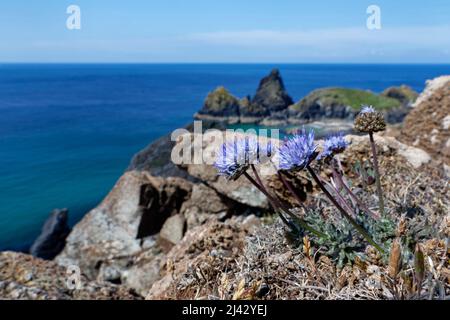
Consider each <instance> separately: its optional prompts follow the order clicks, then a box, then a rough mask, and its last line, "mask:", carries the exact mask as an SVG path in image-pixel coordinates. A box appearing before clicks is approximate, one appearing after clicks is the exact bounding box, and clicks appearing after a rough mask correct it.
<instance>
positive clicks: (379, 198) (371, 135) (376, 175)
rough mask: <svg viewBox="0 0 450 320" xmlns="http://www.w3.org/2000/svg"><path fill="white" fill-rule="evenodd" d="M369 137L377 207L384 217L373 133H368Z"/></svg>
mask: <svg viewBox="0 0 450 320" xmlns="http://www.w3.org/2000/svg"><path fill="white" fill-rule="evenodd" d="M369 137H370V146H371V148H372V156H373V167H374V169H375V181H376V184H377V193H378V206H379V207H380V214H381V215H382V216H383V215H384V200H383V190H382V189H381V179H380V169H379V168H378V157H377V149H376V146H375V140H374V138H373V132H369Z"/></svg>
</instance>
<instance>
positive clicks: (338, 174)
mask: <svg viewBox="0 0 450 320" xmlns="http://www.w3.org/2000/svg"><path fill="white" fill-rule="evenodd" d="M331 170H332V171H333V175H334V176H335V177H336V179H338V180H339V181H338V182H339V184H341V185H342V186H343V187H344V189H345V191H346V192H347V194H348V195H349V196H350V197H351V198H352V199H353V200H354V201H355V202H356V203H357V204H358V206H359V207H360V208H361V209H363V211H364V212H365V213H366V214H368V215H371V216H372V217H373V218H375V219H380V216H379V215H378V214H376V213H375V212H373V211H372V210H370V209H369V208H368V207H367V206H366V205H365V204H364V203H363V202H362V201H361V200H360V199H359V198H358V197H357V196H356V195H355V194H354V193H353V191H352V190H351V189H350V188H349V186H348V185H347V184H346V183H345V181H344V178H343V176H342V175H341V174H340V173H339V172H337V170H336V168H335V167H334V164H332V165H331Z"/></svg>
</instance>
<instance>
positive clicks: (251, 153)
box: [214, 137, 273, 180]
mask: <svg viewBox="0 0 450 320" xmlns="http://www.w3.org/2000/svg"><path fill="white" fill-rule="evenodd" d="M272 148H273V147H272V143H271V142H270V141H269V142H268V143H260V142H259V141H258V139H257V138H256V137H245V138H237V137H236V138H235V139H234V141H233V142H226V143H224V144H222V146H221V148H220V149H219V152H218V153H217V157H216V161H215V163H214V167H216V169H217V170H218V172H219V175H222V176H225V177H227V178H228V179H230V180H236V179H238V178H239V177H240V176H241V175H242V174H243V173H244V172H245V171H247V169H248V168H249V166H250V165H251V164H258V163H261V162H263V161H266V160H267V159H269V158H270V157H271V155H272Z"/></svg>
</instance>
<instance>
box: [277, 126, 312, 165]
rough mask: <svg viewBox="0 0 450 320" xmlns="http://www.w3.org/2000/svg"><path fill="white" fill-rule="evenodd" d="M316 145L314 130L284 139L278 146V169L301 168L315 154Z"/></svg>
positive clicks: (303, 131)
mask: <svg viewBox="0 0 450 320" xmlns="http://www.w3.org/2000/svg"><path fill="white" fill-rule="evenodd" d="M316 149H317V145H316V144H315V143H314V131H312V130H311V131H309V132H308V133H306V131H305V129H302V131H301V133H299V134H296V135H294V136H293V137H292V138H290V139H288V140H286V141H285V142H284V143H283V145H282V146H281V147H280V148H279V152H278V157H279V158H278V169H279V170H302V169H303V168H305V167H306V166H307V165H308V164H310V163H311V161H313V160H314V158H315V157H316V156H317V152H316Z"/></svg>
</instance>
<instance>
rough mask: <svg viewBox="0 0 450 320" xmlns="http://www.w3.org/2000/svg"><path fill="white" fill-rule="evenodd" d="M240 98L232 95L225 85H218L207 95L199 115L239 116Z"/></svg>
mask: <svg viewBox="0 0 450 320" xmlns="http://www.w3.org/2000/svg"><path fill="white" fill-rule="evenodd" d="M239 108H240V103H239V99H238V98H236V97H234V96H233V95H231V94H230V93H229V92H228V91H227V89H225V88H224V87H218V88H217V89H216V90H214V91H213V92H210V93H209V94H208V96H207V97H206V100H205V102H204V104H203V108H202V109H201V110H200V111H199V112H198V115H197V117H201V116H202V115H208V116H212V117H224V118H233V117H235V118H236V119H237V118H239Z"/></svg>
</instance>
